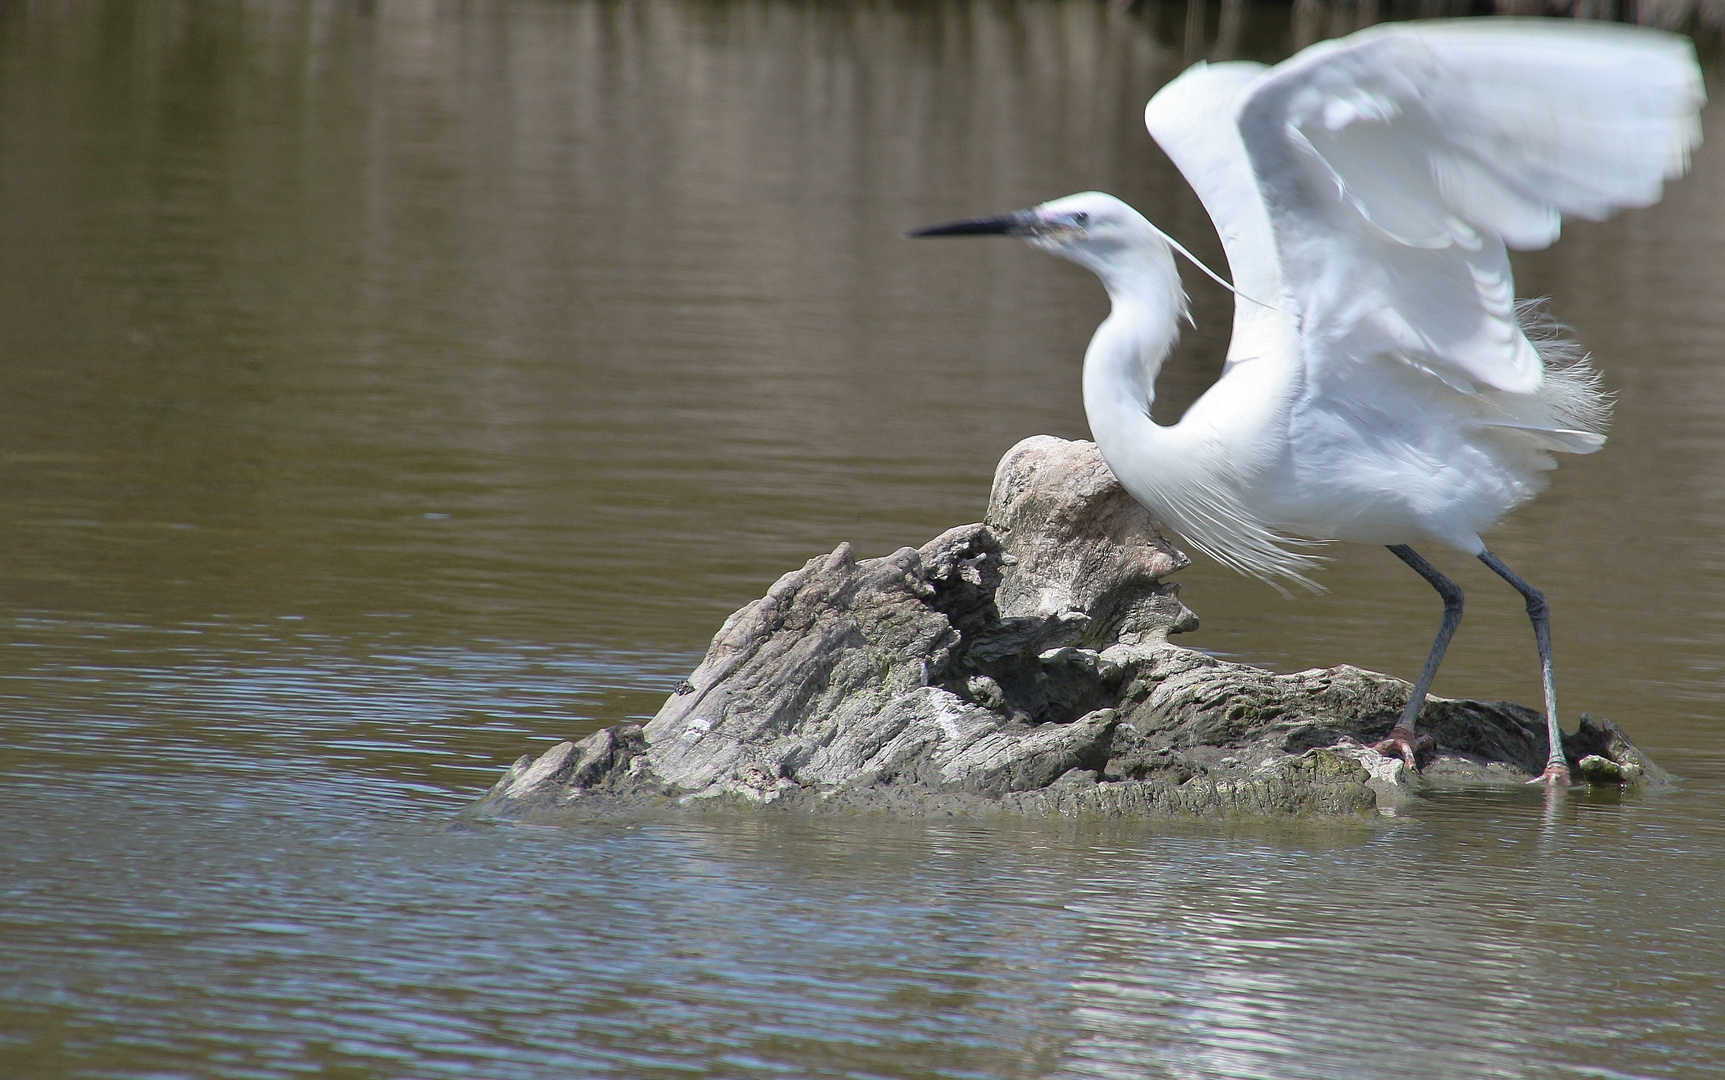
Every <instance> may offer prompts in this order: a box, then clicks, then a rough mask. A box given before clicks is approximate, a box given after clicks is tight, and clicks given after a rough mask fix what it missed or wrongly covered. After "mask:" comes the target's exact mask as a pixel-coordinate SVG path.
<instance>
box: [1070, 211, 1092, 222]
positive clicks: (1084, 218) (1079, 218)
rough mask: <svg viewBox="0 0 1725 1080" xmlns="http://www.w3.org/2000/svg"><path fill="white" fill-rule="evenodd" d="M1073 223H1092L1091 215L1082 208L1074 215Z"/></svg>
mask: <svg viewBox="0 0 1725 1080" xmlns="http://www.w3.org/2000/svg"><path fill="white" fill-rule="evenodd" d="M1072 224H1074V225H1088V224H1090V215H1089V214H1087V213H1085V212H1084V211H1083V210H1080V211H1078V213H1076V214H1073V215H1072Z"/></svg>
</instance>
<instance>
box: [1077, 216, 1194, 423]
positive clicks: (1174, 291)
mask: <svg viewBox="0 0 1725 1080" xmlns="http://www.w3.org/2000/svg"><path fill="white" fill-rule="evenodd" d="M1091 269H1093V270H1095V271H1096V273H1097V275H1098V276H1099V277H1101V278H1102V284H1103V285H1104V286H1105V287H1106V288H1107V289H1108V298H1109V299H1110V300H1112V301H1113V303H1114V310H1113V311H1112V312H1111V313H1110V314H1109V316H1108V318H1107V319H1105V320H1104V321H1103V323H1102V325H1101V326H1099V327H1097V328H1096V334H1095V336H1094V337H1092V338H1091V339H1090V348H1089V349H1088V350H1086V352H1085V354H1084V411H1085V414H1086V415H1087V416H1088V417H1089V419H1090V430H1091V434H1093V435H1094V436H1095V437H1096V442H1097V445H1098V446H1100V447H1101V449H1102V453H1103V456H1104V457H1109V456H1110V450H1111V446H1110V444H1118V441H1119V440H1131V439H1134V438H1143V437H1145V436H1144V435H1143V434H1142V433H1143V432H1144V431H1145V430H1146V429H1151V428H1155V427H1156V425H1155V424H1154V423H1152V422H1151V420H1150V403H1151V402H1152V401H1154V400H1155V399H1156V376H1157V374H1158V373H1160V372H1161V370H1162V363H1163V361H1165V360H1166V359H1168V354H1169V352H1170V351H1172V350H1173V348H1174V343H1175V342H1176V341H1178V340H1179V338H1180V319H1181V318H1182V317H1183V316H1184V315H1185V313H1186V293H1185V291H1184V290H1183V289H1182V288H1181V287H1180V275H1179V273H1178V272H1177V271H1176V269H1175V267H1174V256H1173V252H1172V251H1170V250H1169V248H1168V246H1167V245H1166V244H1163V243H1161V242H1157V243H1156V244H1155V245H1154V246H1147V247H1145V248H1141V249H1139V250H1136V251H1132V252H1130V253H1129V257H1122V258H1120V259H1118V260H1112V261H1111V262H1110V263H1109V264H1108V265H1106V266H1093V267H1091Z"/></svg>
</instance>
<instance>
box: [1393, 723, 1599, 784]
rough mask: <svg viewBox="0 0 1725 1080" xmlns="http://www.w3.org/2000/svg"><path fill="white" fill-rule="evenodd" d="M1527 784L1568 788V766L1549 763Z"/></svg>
mask: <svg viewBox="0 0 1725 1080" xmlns="http://www.w3.org/2000/svg"><path fill="white" fill-rule="evenodd" d="M1391 734H1392V735H1393V734H1394V732H1391ZM1528 783H1530V784H1545V785H1546V786H1548V787H1568V786H1569V766H1567V765H1559V764H1558V763H1557V762H1555V761H1554V762H1551V763H1550V764H1548V765H1547V766H1546V767H1545V771H1544V772H1542V773H1540V774H1539V775H1538V776H1536V777H1534V778H1533V779H1532V780H1529V781H1528Z"/></svg>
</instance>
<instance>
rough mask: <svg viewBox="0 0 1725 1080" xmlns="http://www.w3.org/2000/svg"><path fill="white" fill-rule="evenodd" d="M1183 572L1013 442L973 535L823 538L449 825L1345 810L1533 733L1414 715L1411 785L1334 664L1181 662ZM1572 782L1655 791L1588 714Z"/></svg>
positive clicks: (1381, 708)
mask: <svg viewBox="0 0 1725 1080" xmlns="http://www.w3.org/2000/svg"><path fill="white" fill-rule="evenodd" d="M1186 563H1187V560H1186V557H1185V556H1184V555H1182V554H1181V553H1180V552H1179V551H1177V550H1176V549H1175V548H1173V547H1172V546H1171V545H1170V544H1169V543H1168V542H1167V541H1166V540H1165V539H1164V538H1163V537H1162V535H1161V533H1160V532H1159V531H1158V530H1157V527H1156V523H1155V522H1154V520H1153V519H1152V518H1151V516H1150V514H1149V513H1148V512H1147V511H1146V510H1145V509H1144V508H1143V507H1142V506H1140V505H1139V504H1138V503H1137V502H1135V501H1134V500H1133V499H1132V498H1131V496H1129V495H1127V494H1126V492H1125V490H1124V489H1123V488H1121V487H1120V485H1119V483H1118V481H1116V480H1115V479H1114V477H1113V475H1112V474H1111V473H1110V472H1109V471H1108V468H1107V466H1106V465H1105V464H1104V463H1103V461H1102V458H1101V455H1100V454H1099V453H1098V452H1097V450H1096V448H1095V446H1094V445H1093V444H1091V443H1084V442H1065V441H1063V440H1060V439H1055V438H1051V437H1049V436H1037V437H1035V438H1031V439H1026V440H1024V441H1023V442H1021V443H1019V444H1018V445H1017V446H1015V447H1013V448H1012V450H1011V451H1009V452H1008V453H1007V455H1006V457H1005V458H1004V459H1003V460H1002V461H1001V463H1000V467H999V470H998V471H997V473H996V476H995V481H994V487H993V491H992V494H991V497H990V502H989V508H988V513H987V519H986V521H985V522H983V523H979V524H974V525H963V526H960V527H958V528H955V529H950V530H948V531H947V532H945V533H943V534H941V535H940V536H938V537H936V538H934V539H933V540H931V541H929V542H928V543H927V544H924V545H923V546H922V547H920V548H908V547H907V548H903V549H901V550H899V551H896V552H894V553H893V554H891V555H887V556H885V557H883V558H878V559H863V560H860V561H859V560H857V559H856V558H855V557H854V556H853V554H852V552H851V549H850V546H849V545H848V544H841V545H840V546H839V547H838V548H837V550H835V551H834V552H833V553H832V554H830V555H826V556H823V557H820V558H816V559H812V560H810V561H809V562H808V563H807V564H806V565H804V566H803V567H802V568H801V569H800V570H796V571H793V572H791V573H789V574H786V575H785V576H784V577H782V578H780V579H779V580H778V581H777V582H776V583H774V585H773V586H772V588H771V589H769V590H768V591H767V594H766V596H764V597H762V598H761V599H759V600H756V601H755V602H754V603H752V604H749V605H747V606H746V607H744V608H742V609H741V610H740V611H738V612H737V613H736V614H734V615H732V616H731V617H730V618H729V619H728V620H726V622H725V625H724V626H723V627H721V628H720V630H719V632H718V634H717V635H716V636H715V637H714V638H713V642H712V645H711V647H710V648H709V649H708V651H707V655H706V657H705V658H704V659H703V660H702V661H701V664H700V666H699V667H697V668H696V669H695V671H694V672H693V673H692V674H691V675H690V676H689V678H688V679H687V680H686V681H685V682H684V683H683V684H682V685H681V686H679V687H678V689H677V692H676V693H674V694H673V695H672V696H671V697H670V699H669V700H667V701H666V702H665V705H664V707H663V708H661V709H660V710H659V713H658V715H656V716H655V717H653V719H652V720H651V721H650V722H649V723H647V724H646V725H645V726H644V727H643V726H641V725H637V724H619V725H616V726H615V727H611V728H606V729H604V730H603V731H599V732H596V733H594V734H592V735H589V736H588V737H587V738H585V739H583V740H581V741H580V742H578V743H559V744H558V745H556V746H554V747H552V748H551V749H550V750H547V751H546V752H545V753H544V754H542V755H541V756H540V757H539V758H538V760H536V761H534V760H531V759H529V758H525V757H524V758H522V759H521V760H520V761H517V762H516V763H515V764H514V765H513V766H511V768H510V769H509V771H508V773H507V774H505V776H504V777H503V779H501V780H500V781H498V783H497V785H496V786H495V787H494V788H493V789H492V790H491V791H490V792H489V793H488V794H487V795H486V796H485V797H484V798H483V799H481V800H480V801H479V802H478V803H477V804H476V805H475V806H474V807H473V808H472V809H471V811H470V813H471V814H472V815H473V816H476V817H480V818H505V819H515V820H551V819H555V818H557V817H560V816H568V815H571V814H575V815H582V816H586V815H594V814H618V813H633V812H637V811H639V810H641V809H643V808H651V807H660V808H673V807H681V808H685V809H688V808H694V807H700V806H735V805H741V806H766V805H773V806H775V807H783V808H792V809H825V810H867V811H875V810H883V809H884V810H890V811H894V812H905V813H953V812H958V813H1022V814H1090V815H1101V816H1108V817H1143V816H1154V815H1187V816H1203V817H1217V816H1252V817H1290V816H1291V817H1324V818H1338V817H1344V818H1345V817H1355V816H1362V815H1371V814H1373V813H1375V812H1393V811H1394V810H1395V808H1396V807H1398V806H1401V805H1404V804H1406V803H1407V802H1409V801H1410V800H1411V799H1413V798H1414V797H1415V795H1416V793H1417V791H1418V790H1419V788H1420V787H1421V786H1422V785H1427V784H1433V783H1442V784H1508V783H1521V782H1523V781H1525V780H1527V779H1529V778H1531V777H1533V776H1536V775H1538V773H1539V772H1540V771H1541V769H1542V768H1543V766H1544V762H1545V738H1544V726H1543V722H1542V720H1541V718H1540V716H1539V715H1538V714H1536V713H1534V712H1533V711H1531V710H1529V709H1526V708H1523V707H1521V706H1519V705H1512V704H1509V703H1507V702H1495V703H1487V702H1477V701H1450V700H1445V699H1442V698H1431V699H1430V700H1429V701H1428V702H1427V704H1426V706H1425V709H1424V711H1423V712H1422V713H1421V716H1420V723H1421V726H1422V728H1423V729H1424V730H1426V731H1428V732H1430V733H1431V734H1432V736H1433V737H1434V739H1435V740H1436V743H1437V746H1436V752H1435V754H1434V755H1433V756H1432V759H1431V760H1430V761H1429V762H1427V763H1425V764H1424V766H1423V770H1422V773H1421V774H1420V775H1419V776H1412V775H1410V774H1409V773H1408V771H1407V769H1406V768H1405V766H1404V765H1403V764H1402V762H1401V761H1400V760H1399V759H1392V758H1385V757H1382V756H1381V755H1379V754H1377V753H1375V752H1373V751H1372V750H1370V749H1369V746H1370V745H1371V744H1372V743H1373V742H1375V741H1376V740H1377V739H1379V738H1381V737H1382V736H1383V735H1384V734H1385V733H1386V732H1387V731H1388V730H1389V728H1390V725H1391V724H1392V723H1393V721H1394V720H1395V717H1396V715H1397V713H1398V712H1399V710H1400V708H1401V706H1402V704H1403V703H1404V702H1405V701H1406V699H1407V694H1408V690H1409V687H1408V684H1407V683H1405V682H1403V681H1402V680H1400V679H1392V678H1390V677H1388V676H1385V675H1379V674H1376V673H1374V672H1369V671H1363V670H1360V669H1358V668H1352V667H1346V666H1343V667H1337V668H1331V669H1327V670H1312V671H1302V672H1297V673H1295V674H1292V675H1276V674H1272V673H1270V672H1267V671H1262V670H1260V669H1257V668H1252V667H1247V666H1245V665H1241V664H1231V663H1227V662H1225V661H1222V660H1218V659H1216V658H1215V657H1212V656H1208V655H1206V654H1204V653H1199V652H1195V651H1193V650H1190V649H1184V648H1180V647H1179V646H1176V645H1174V644H1171V643H1170V642H1169V641H1168V637H1169V635H1171V634H1178V633H1180V632H1182V631H1186V630H1191V629H1193V628H1195V627H1196V626H1197V625H1198V623H1197V619H1196V617H1195V616H1194V615H1193V614H1192V612H1191V611H1190V610H1188V609H1187V608H1186V606H1185V605H1184V604H1182V603H1181V602H1180V594H1179V588H1178V586H1176V585H1172V584H1169V583H1166V582H1164V581H1163V578H1164V577H1165V576H1167V575H1168V574H1171V573H1173V572H1174V571H1176V570H1178V569H1180V568H1181V567H1182V566H1185V565H1186ZM1565 749H1566V752H1568V753H1570V754H1571V760H1572V767H1573V768H1574V769H1575V770H1576V772H1577V775H1579V776H1582V777H1583V778H1585V779H1586V780H1587V781H1588V782H1589V783H1595V784H1597V783H1608V782H1609V783H1618V784H1622V783H1635V784H1647V783H1654V784H1661V783H1665V782H1666V781H1667V779H1668V778H1667V777H1666V774H1665V773H1664V772H1663V770H1660V769H1659V768H1658V766H1656V765H1654V764H1653V763H1652V762H1650V761H1648V760H1647V759H1646V756H1645V755H1643V754H1642V753H1641V752H1640V751H1639V750H1638V749H1636V748H1635V746H1634V745H1633V744H1632V743H1631V742H1630V741H1629V740H1628V738H1627V737H1626V736H1624V735H1623V733H1622V732H1621V731H1619V730H1618V729H1617V728H1616V727H1615V726H1613V725H1611V723H1610V722H1609V721H1594V720H1593V719H1592V718H1591V717H1587V716H1583V719H1582V727H1581V729H1580V731H1579V732H1578V733H1577V734H1576V735H1575V736H1570V737H1568V738H1567V739H1566V743H1565Z"/></svg>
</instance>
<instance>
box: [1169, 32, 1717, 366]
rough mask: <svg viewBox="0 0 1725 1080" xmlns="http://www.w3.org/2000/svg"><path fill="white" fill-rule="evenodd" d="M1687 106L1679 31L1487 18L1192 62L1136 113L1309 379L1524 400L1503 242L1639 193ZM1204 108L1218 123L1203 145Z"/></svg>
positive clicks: (1658, 173)
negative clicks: (1355, 375)
mask: <svg viewBox="0 0 1725 1080" xmlns="http://www.w3.org/2000/svg"><path fill="white" fill-rule="evenodd" d="M1704 98H1705V95H1704V92H1703V89H1702V84H1701V79H1700V72H1699V69H1698V67H1697V66H1696V63H1695V57H1694V49H1693V47H1692V46H1691V45H1690V44H1689V42H1688V41H1687V40H1686V39H1683V38H1679V37H1677V36H1675V35H1672V34H1666V33H1663V32H1660V31H1654V30H1647V29H1643V28H1639V27H1627V26H1619V25H1604V24H1590V23H1577V22H1573V21H1569V20H1555V19H1553V20H1540V19H1501V18H1488V19H1463V20H1454V21H1426V22H1419V23H1400V24H1387V25H1384V26H1380V27H1374V28H1372V29H1370V30H1366V31H1362V32H1360V33H1357V34H1354V35H1351V36H1349V37H1347V38H1344V39H1341V40H1338V41H1331V42H1324V43H1321V44H1319V45H1315V46H1313V47H1311V48H1309V49H1306V50H1305V51H1303V52H1301V53H1299V54H1298V55H1296V56H1295V57H1293V58H1292V59H1290V60H1288V61H1286V62H1284V63H1282V64H1279V65H1277V66H1276V67H1274V68H1269V69H1265V68H1262V67H1261V66H1259V65H1249V64H1217V65H1212V66H1209V67H1207V68H1206V67H1202V66H1201V67H1199V68H1195V69H1193V70H1191V71H1189V72H1187V73H1186V74H1184V75H1182V76H1181V77H1180V78H1178V79H1176V80H1175V81H1174V82H1172V83H1170V84H1169V85H1168V86H1167V87H1165V88H1164V89H1163V90H1162V91H1161V92H1160V93H1158V94H1157V95H1156V97H1155V98H1154V99H1152V101H1151V102H1150V105H1149V107H1148V108H1147V109H1146V113H1145V118H1146V122H1147V124H1148V126H1149V128H1150V131H1151V134H1152V135H1153V136H1154V137H1155V138H1156V140H1157V142H1158V143H1160V144H1161V145H1162V146H1163V148H1164V149H1165V150H1166V151H1167V152H1168V154H1169V156H1170V157H1171V158H1173V159H1174V161H1175V164H1176V165H1177V166H1179V168H1180V170H1181V172H1182V173H1183V174H1184V175H1185V176H1186V177H1187V179H1188V181H1189V182H1190V183H1191V184H1192V186H1193V188H1194V189H1195V190H1196V191H1197V192H1198V194H1199V197H1200V198H1201V199H1202V200H1203V201H1204V203H1205V207H1206V209H1208V210H1209V211H1210V214H1211V217H1212V218H1213V219H1214V220H1215V221H1216V224H1217V228H1218V231H1219V232H1220V234H1221V236H1222V241H1223V245H1224V247H1225V249H1226V250H1227V253H1228V260H1229V264H1230V267H1231V269H1232V271H1233V274H1234V278H1235V282H1236V284H1237V285H1238V286H1239V287H1240V288H1241V291H1242V292H1244V293H1246V294H1248V295H1249V296H1256V297H1262V298H1264V299H1266V300H1269V299H1270V297H1276V298H1278V299H1276V300H1271V301H1270V302H1272V303H1277V304H1284V305H1287V309H1288V311H1289V313H1291V314H1293V315H1294V316H1295V317H1296V318H1297V319H1298V324H1299V333H1300V335H1301V337H1302V339H1303V340H1304V341H1305V343H1306V348H1305V354H1306V358H1307V364H1308V366H1309V367H1314V369H1313V370H1310V371H1309V372H1308V374H1309V377H1310V378H1312V379H1313V380H1314V381H1315V382H1318V383H1320V384H1321V383H1322V381H1323V380H1324V378H1325V375H1326V372H1325V371H1324V370H1322V367H1323V365H1326V364H1335V363H1350V362H1360V361H1368V362H1369V361H1375V360H1377V359H1379V358H1383V357H1394V358H1397V359H1400V360H1402V361H1405V362H1408V363H1412V364H1414V365H1417V366H1420V367H1423V368H1426V369H1427V370H1429V371H1431V372H1432V373H1433V374H1435V375H1437V376H1438V377H1439V378H1441V379H1443V380H1444V381H1445V382H1447V383H1449V384H1450V385H1451V386H1454V387H1456V388H1457V389H1458V390H1463V391H1466V392H1472V391H1473V390H1474V389H1476V388H1478V387H1488V388H1492V389H1496V390H1502V391H1507V392H1510V393H1519V394H1527V393H1532V392H1534V391H1535V390H1537V389H1538V388H1539V386H1540V384H1541V382H1542V379H1543V377H1544V372H1543V367H1542V364H1541V361H1540V356H1539V353H1538V351H1537V350H1535V349H1534V347H1533V346H1532V345H1531V344H1530V343H1529V342H1528V340H1527V337H1526V335H1525V334H1524V333H1523V332H1522V328H1521V325H1520V324H1519V322H1518V321H1517V319H1516V307H1515V298H1514V292H1515V289H1514V277H1513V274H1512V273H1511V270H1510V265H1509V256H1508V249H1509V248H1516V249H1524V250H1525V249H1536V248H1542V247H1545V246H1547V245H1549V244H1550V243H1552V241H1554V240H1555V239H1557V236H1558V232H1559V230H1560V228H1561V226H1562V221H1563V219H1564V218H1566V217H1579V218H1586V219H1593V220H1597V219H1601V218H1604V217H1606V216H1608V215H1609V214H1611V213H1612V212H1613V211H1616V210H1618V209H1621V208H1624V207H1639V206H1647V205H1651V204H1652V203H1654V202H1657V201H1658V199H1659V197H1660V195H1661V194H1662V192H1663V186H1664V183H1665V181H1666V180H1668V179H1671V178H1673V177H1675V176H1678V175H1680V174H1681V173H1682V172H1683V171H1684V169H1685V168H1686V167H1687V164H1688V160H1689V155H1690V152H1691V151H1692V150H1693V148H1694V147H1695V146H1696V145H1697V144H1698V143H1699V141H1700V133H1701V128H1700V122H1699V117H1698V112H1699V108H1700V105H1701V103H1702V101H1703V100H1704ZM1219 115H1220V116H1229V117H1232V118H1233V120H1234V123H1233V124H1232V125H1226V124H1224V125H1221V127H1222V131H1221V132H1220V133H1219V132H1218V117H1219ZM1242 303H1244V302H1242ZM1236 325H1237V327H1238V323H1237V324H1236Z"/></svg>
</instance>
